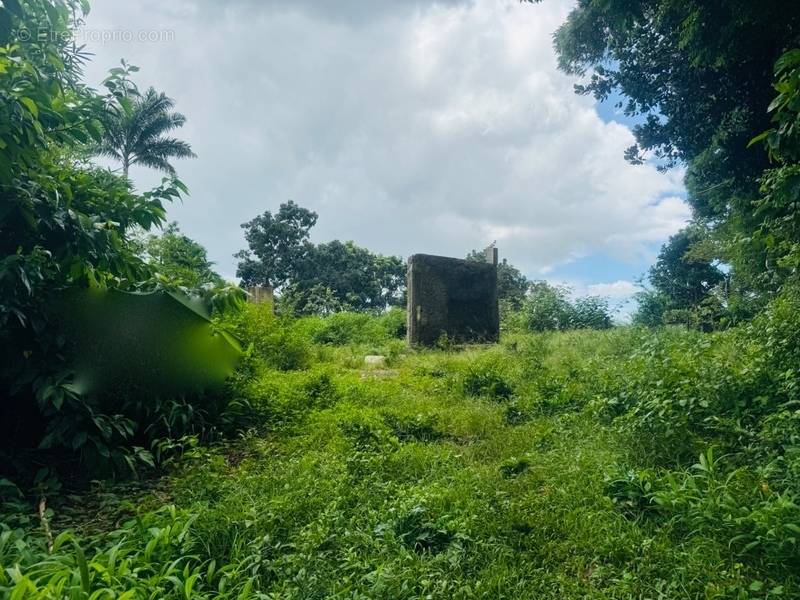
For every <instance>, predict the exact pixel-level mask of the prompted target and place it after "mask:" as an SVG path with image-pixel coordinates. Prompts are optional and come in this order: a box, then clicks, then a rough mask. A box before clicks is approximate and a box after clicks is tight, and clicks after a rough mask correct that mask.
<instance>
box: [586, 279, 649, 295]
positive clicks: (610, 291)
mask: <svg viewBox="0 0 800 600" xmlns="http://www.w3.org/2000/svg"><path fill="white" fill-rule="evenodd" d="M640 289H641V288H640V287H639V286H638V285H636V284H635V283H633V282H632V281H625V280H623V279H620V280H618V281H614V282H611V283H593V284H590V285H588V286H586V293H587V295H589V296H601V297H603V298H610V299H619V298H630V297H631V296H633V295H634V294H635V293H636V292H638V291H640Z"/></svg>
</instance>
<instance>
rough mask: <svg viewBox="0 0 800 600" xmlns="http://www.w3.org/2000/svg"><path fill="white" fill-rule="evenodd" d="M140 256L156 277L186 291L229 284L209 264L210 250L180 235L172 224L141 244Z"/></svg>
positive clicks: (174, 224) (143, 239)
mask: <svg viewBox="0 0 800 600" xmlns="http://www.w3.org/2000/svg"><path fill="white" fill-rule="evenodd" d="M139 245H140V250H139V254H140V255H141V256H142V257H143V258H144V259H145V260H146V261H147V262H148V264H149V265H150V266H152V267H153V268H154V269H155V271H156V273H158V274H159V275H162V276H164V277H166V278H167V279H169V280H170V281H173V282H175V283H177V284H179V285H181V286H183V287H186V288H189V289H197V288H201V287H203V286H219V285H223V284H224V283H225V282H224V281H223V279H222V277H220V276H219V275H218V274H217V273H216V272H215V271H214V270H213V268H212V267H213V265H214V263H213V262H211V261H210V260H208V254H207V252H206V249H205V248H203V246H201V245H200V244H198V243H197V242H195V241H194V240H193V239H191V238H189V237H187V236H185V235H183V234H182V233H181V232H180V229H179V227H178V224H177V223H176V222H174V221H173V222H172V223H170V224H169V225H167V228H166V229H165V230H164V231H163V233H161V235H153V234H151V235H147V236H144V237H143V238H142V239H140V240H139Z"/></svg>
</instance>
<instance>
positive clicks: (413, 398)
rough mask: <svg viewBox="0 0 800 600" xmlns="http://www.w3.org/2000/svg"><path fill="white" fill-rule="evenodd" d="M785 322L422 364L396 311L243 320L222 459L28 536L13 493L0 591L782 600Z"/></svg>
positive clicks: (795, 586) (120, 493)
mask: <svg viewBox="0 0 800 600" xmlns="http://www.w3.org/2000/svg"><path fill="white" fill-rule="evenodd" d="M797 306H798V302H797V300H796V299H795V298H793V297H792V296H791V295H785V297H784V298H782V299H781V300H780V301H778V302H776V303H774V304H773V306H772V307H771V309H770V310H769V311H768V312H767V313H765V314H764V315H763V316H762V317H759V318H758V319H757V320H756V321H755V322H754V323H753V324H752V325H748V326H746V327H742V328H741V329H738V330H729V331H727V332H724V333H716V334H703V333H697V332H690V331H687V330H683V329H665V330H661V331H656V332H651V331H647V330H644V329H636V328H615V329H611V330H605V331H580V332H578V331H575V332H561V333H542V334H524V333H515V332H506V333H505V334H504V336H503V340H502V343H501V344H500V345H499V346H496V347H470V348H447V347H444V348H441V349H437V350H431V351H418V352H417V351H407V350H406V349H405V347H404V343H403V341H402V339H400V338H399V337H398V336H399V335H400V334H402V327H403V314H402V312H400V311H396V312H390V313H388V314H386V315H383V316H381V317H370V316H368V315H363V314H347V313H343V314H337V315H334V316H331V317H327V318H316V317H311V318H303V319H298V320H287V319H283V320H279V319H277V318H276V317H274V316H273V315H272V313H271V310H269V308H268V307H266V308H265V307H262V308H260V309H259V308H256V307H250V308H249V309H248V310H247V311H245V313H243V314H242V315H240V316H238V317H236V318H235V319H234V320H233V322H232V323H230V325H231V326H232V327H234V328H235V330H236V331H238V333H239V334H240V335H241V336H242V337H244V338H245V339H246V340H247V341H248V342H249V343H250V344H252V346H251V350H250V354H249V357H248V358H247V359H246V360H245V361H244V363H243V364H242V366H241V367H240V370H239V372H238V374H237V376H236V377H235V378H234V379H235V381H234V383H233V384H232V387H231V390H230V393H231V394H232V395H233V396H234V397H235V398H236V400H235V401H234V402H233V403H232V404H231V405H230V407H229V410H230V411H231V418H236V419H240V421H239V422H240V423H242V421H241V419H246V420H247V423H246V427H245V430H244V432H243V433H242V434H241V435H240V436H239V437H238V439H234V440H230V441H228V442H224V443H220V444H216V445H203V444H198V443H197V442H196V441H193V440H192V439H189V438H187V439H184V440H183V441H182V444H181V446H182V447H181V450H180V452H179V453H178V454H174V455H173V456H174V457H175V458H174V459H173V460H172V461H171V462H170V461H167V463H168V466H166V467H165V468H164V471H163V473H162V475H161V476H160V477H157V478H151V479H149V480H147V481H141V482H139V483H137V484H136V485H132V484H125V485H122V486H120V487H116V486H114V485H113V484H109V483H103V484H96V486H95V488H94V489H92V490H91V491H89V492H86V493H83V494H81V495H79V496H74V497H73V496H68V495H65V494H63V493H62V494H59V493H53V494H52V495H50V496H48V497H47V499H48V501H49V502H50V504H49V505H48V507H47V508H46V510H44V512H42V513H41V515H39V516H37V515H36V514H35V505H34V504H33V503H32V502H31V499H30V498H24V497H21V496H17V495H16V494H15V491H14V490H13V489H12V488H7V489H5V490H4V491H3V494H4V496H3V497H4V498H5V505H4V506H5V509H4V511H3V514H4V517H3V525H2V531H3V533H2V534H0V563H2V567H3V570H2V571H1V572H0V578H2V580H0V589H2V590H3V593H4V594H8V595H10V597H12V598H50V597H61V596H64V597H74V598H78V597H86V596H85V595H84V594H87V595H88V594H92V596H91V597H93V598H114V597H118V598H123V597H124V598H146V597H149V598H202V597H209V598H210V597H239V598H251V597H275V598H322V597H331V596H338V597H354V598H358V597H361V598H425V597H434V598H451V597H452V598H470V597H480V596H488V597H497V598H502V597H505V598H564V597H572V598H579V597H598V598H601V597H616V598H629V597H633V598H678V597H711V598H777V597H783V598H792V597H797V595H798V594H799V593H800V580H798V577H797V573H798V568H800V548H798V539H800V508H798V506H797V505H796V504H795V503H794V499H795V498H796V494H797V493H798V492H800V462H798V452H800V412H798V405H797V401H798V398H797V391H798V390H797V373H796V371H795V370H794V369H788V370H787V369H786V368H785V367H786V365H789V364H797V362H796V359H797V352H798V351H800V344H798V340H797V331H798V329H797V324H798V323H797V317H796V314H797V311H796V309H797ZM376 353H378V354H382V355H384V356H386V357H387V362H386V364H385V365H382V366H381V365H379V366H366V365H365V364H364V356H365V355H367V354H376ZM237 411H238V414H234V413H236V412H237ZM48 545H52V553H51V552H49V551H48Z"/></svg>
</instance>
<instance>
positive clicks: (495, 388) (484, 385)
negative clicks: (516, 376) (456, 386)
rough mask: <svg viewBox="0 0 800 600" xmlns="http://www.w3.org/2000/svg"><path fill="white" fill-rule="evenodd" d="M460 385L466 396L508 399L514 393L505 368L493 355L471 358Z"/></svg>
mask: <svg viewBox="0 0 800 600" xmlns="http://www.w3.org/2000/svg"><path fill="white" fill-rule="evenodd" d="M461 385H462V389H463V391H464V393H465V394H466V395H467V396H485V397H488V398H492V399H495V400H509V399H510V398H511V397H512V396H513V395H514V388H513V387H512V385H511V383H509V381H508V379H507V375H506V373H505V369H504V367H503V366H502V365H501V363H500V359H499V358H498V357H495V356H490V357H489V358H488V359H485V358H482V359H474V360H471V361H470V362H469V363H468V364H467V366H466V369H465V370H464V373H463V379H462V384H461Z"/></svg>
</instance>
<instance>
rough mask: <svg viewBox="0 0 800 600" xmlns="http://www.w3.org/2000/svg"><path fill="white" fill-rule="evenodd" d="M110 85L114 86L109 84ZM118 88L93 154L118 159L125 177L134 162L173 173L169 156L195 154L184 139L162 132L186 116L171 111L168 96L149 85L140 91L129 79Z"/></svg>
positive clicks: (168, 130) (181, 125)
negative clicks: (127, 82) (99, 140)
mask: <svg viewBox="0 0 800 600" xmlns="http://www.w3.org/2000/svg"><path fill="white" fill-rule="evenodd" d="M123 65H124V63H123ZM123 72H124V71H123ZM112 89H115V90H117V89H118V88H117V87H114V86H112ZM119 89H120V90H121V93H119V94H118V95H117V98H116V102H115V103H113V104H112V105H111V106H110V107H109V110H108V111H107V113H106V117H105V119H104V121H103V138H102V142H101V143H100V144H99V145H98V146H97V148H96V149H95V152H96V153H97V154H99V155H101V156H107V157H109V158H113V159H115V160H117V161H119V162H120V163H122V174H123V176H124V177H128V170H129V169H130V167H131V166H132V165H136V164H138V165H142V166H143V167H150V168H152V169H157V170H159V171H164V172H165V173H168V174H170V175H174V174H175V168H174V167H173V166H172V164H171V163H170V162H169V161H170V160H171V159H173V158H195V154H194V152H192V148H191V146H190V145H189V144H188V143H186V142H184V141H182V140H179V139H177V138H173V137H167V136H166V134H167V133H169V132H170V131H172V130H173V129H177V128H180V127H183V125H184V124H185V123H186V117H184V116H183V115H182V114H180V113H176V112H172V109H173V108H174V106H175V101H174V100H172V98H169V97H168V96H167V95H166V94H164V93H163V92H157V91H156V90H155V89H154V88H152V87H151V88H148V90H147V91H146V92H145V93H144V94H140V93H139V91H138V89H137V88H136V86H135V85H132V84H130V83H129V84H128V85H126V86H124V87H119Z"/></svg>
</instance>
